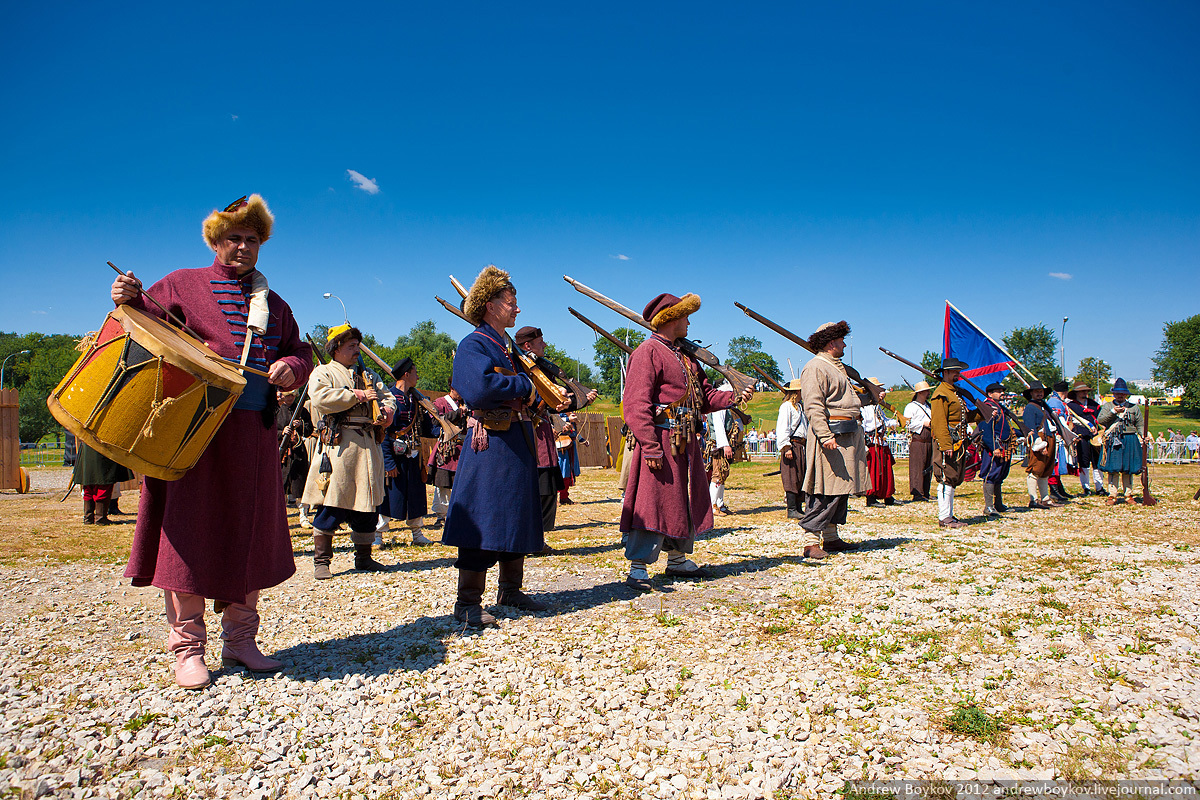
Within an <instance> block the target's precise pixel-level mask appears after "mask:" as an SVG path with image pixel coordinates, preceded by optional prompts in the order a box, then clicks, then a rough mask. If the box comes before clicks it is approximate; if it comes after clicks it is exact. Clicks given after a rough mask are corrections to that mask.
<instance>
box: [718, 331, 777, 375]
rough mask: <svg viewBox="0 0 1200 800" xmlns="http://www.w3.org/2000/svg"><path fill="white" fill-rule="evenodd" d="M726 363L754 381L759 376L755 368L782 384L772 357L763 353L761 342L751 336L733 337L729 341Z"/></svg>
mask: <svg viewBox="0 0 1200 800" xmlns="http://www.w3.org/2000/svg"><path fill="white" fill-rule="evenodd" d="M727 363H728V364H729V366H731V367H733V368H734V369H736V370H737V371H738V372H741V373H744V374H746V375H749V376H750V377H752V378H754V379H755V380H756V381H757V380H758V377H759V376H758V373H757V372H755V371H754V367H755V366H757V367H758V368H759V369H761V370H762V371H763V372H765V373H767V374H768V375H770V376H771V377H772V378H774V379H775V380H777V381H779V382H780V383H782V382H783V372H782V371H780V369H779V363H778V362H777V361H776V360H775V357H774V356H772V355H769V354H768V353H764V352H763V349H762V342H761V341H760V340H759V339H756V338H754V337H753V336H735V337H733V338H732V339H730V340H729V360H728V362H727Z"/></svg>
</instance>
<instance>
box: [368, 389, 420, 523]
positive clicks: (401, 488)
mask: <svg viewBox="0 0 1200 800" xmlns="http://www.w3.org/2000/svg"><path fill="white" fill-rule="evenodd" d="M391 392H392V397H394V398H395V400H396V416H395V417H393V418H392V424H391V425H389V426H388V429H387V432H388V437H387V438H386V439H384V440H383V443H382V444H381V445H380V447H379V450H380V452H381V453H382V454H383V469H384V471H385V472H391V471H392V470H396V473H397V474H396V475H395V477H392V478H387V479H386V480H385V481H384V493H383V502H382V503H380V504H379V509H378V510H379V513H380V514H382V515H383V516H385V517H391V518H392V519H403V520H409V519H416V518H417V517H423V516H425V514H426V513H427V512H428V510H429V506H428V502H427V500H428V498H426V497H425V481H424V480H423V478H422V476H421V456H420V453H419V452H417V453H415V454H410V453H407V452H405V453H404V454H402V455H401V456H399V457H397V455H396V450H395V443H394V439H393V437H394V436H402V437H406V438H407V440H408V441H410V442H416V443H417V444H418V445H419V444H420V440H421V437H422V436H425V437H429V436H432V435H433V425H432V423H431V422H430V420H429V414H428V413H426V411H425V410H424V409H422V408H421V406H420V405H419V404H418V403H417V399H416V396H415V395H414V394H413V393H412V391H411V390H410V391H407V392H401V391H400V387H398V386H393V387H392V389H391ZM414 415H419V416H418V417H417V421H416V422H415V423H414V422H413V416H414ZM410 426H411V427H410ZM406 431H407V434H406V433H405V432H406Z"/></svg>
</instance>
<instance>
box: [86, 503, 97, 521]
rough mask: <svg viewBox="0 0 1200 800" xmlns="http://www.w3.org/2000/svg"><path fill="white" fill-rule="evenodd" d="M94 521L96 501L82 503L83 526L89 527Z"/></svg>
mask: <svg viewBox="0 0 1200 800" xmlns="http://www.w3.org/2000/svg"><path fill="white" fill-rule="evenodd" d="M95 521H96V501H95V500H84V501H83V524H84V525H91V524H93V523H94V522H95Z"/></svg>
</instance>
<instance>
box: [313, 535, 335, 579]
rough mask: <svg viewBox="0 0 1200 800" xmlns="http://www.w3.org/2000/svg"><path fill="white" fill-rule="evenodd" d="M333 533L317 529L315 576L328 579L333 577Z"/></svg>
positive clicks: (314, 553) (314, 538)
mask: <svg viewBox="0 0 1200 800" xmlns="http://www.w3.org/2000/svg"><path fill="white" fill-rule="evenodd" d="M332 563H333V534H332V533H326V532H325V531H317V532H315V533H314V534H313V577H314V578H316V579H317V580H319V581H327V580H329V579H330V578H332V577H333V572H332V571H331V570H330V568H329V567H330V565H331V564H332Z"/></svg>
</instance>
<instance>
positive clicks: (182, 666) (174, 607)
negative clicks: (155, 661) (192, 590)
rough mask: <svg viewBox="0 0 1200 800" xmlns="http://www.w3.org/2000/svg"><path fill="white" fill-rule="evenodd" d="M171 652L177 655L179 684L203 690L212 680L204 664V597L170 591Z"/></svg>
mask: <svg viewBox="0 0 1200 800" xmlns="http://www.w3.org/2000/svg"><path fill="white" fill-rule="evenodd" d="M163 598H164V599H165V601H166V607H167V626H168V630H167V650H169V651H170V652H172V653H174V654H175V682H176V683H178V684H179V685H180V686H181V687H183V688H184V689H203V688H204V687H205V686H208V684H209V682H210V680H211V678H210V676H209V674H208V667H207V666H205V664H204V645H205V644H207V643H208V635H207V632H206V631H205V629H204V598H203V597H201V596H200V595H198V594H184V593H183V592H172V591H171V590H170V589H167V590H166V591H164V592H163Z"/></svg>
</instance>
